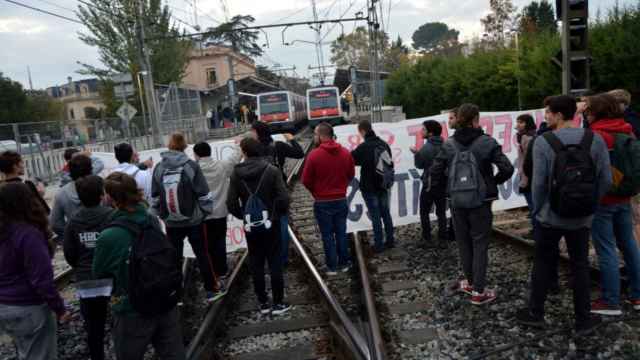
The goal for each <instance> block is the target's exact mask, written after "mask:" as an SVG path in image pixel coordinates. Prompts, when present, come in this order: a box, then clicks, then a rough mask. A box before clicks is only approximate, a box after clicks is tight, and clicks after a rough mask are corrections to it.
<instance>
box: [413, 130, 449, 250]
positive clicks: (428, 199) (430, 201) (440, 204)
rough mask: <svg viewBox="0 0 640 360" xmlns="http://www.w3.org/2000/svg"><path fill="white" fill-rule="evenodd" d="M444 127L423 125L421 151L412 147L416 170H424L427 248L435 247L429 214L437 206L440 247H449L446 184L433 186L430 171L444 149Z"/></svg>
mask: <svg viewBox="0 0 640 360" xmlns="http://www.w3.org/2000/svg"><path fill="white" fill-rule="evenodd" d="M441 134H442V126H441V125H440V123H439V122H437V121H435V120H427V121H425V122H423V123H422V135H423V137H424V138H425V139H426V141H425V143H424V145H422V147H421V148H420V150H418V149H416V148H415V147H411V148H410V150H411V152H412V153H413V154H414V155H413V156H414V163H415V166H416V168H418V169H422V170H423V171H422V190H421V191H420V223H421V224H422V243H423V244H424V246H425V247H426V248H433V247H435V243H434V242H433V240H432V237H431V219H430V218H429V214H430V213H431V209H432V208H433V206H434V205H435V208H436V216H437V218H438V242H439V244H440V247H442V248H445V247H446V246H447V240H448V239H447V237H448V236H449V233H448V230H447V197H446V193H447V190H446V184H444V183H443V184H442V185H441V186H440V188H434V187H433V186H431V181H430V178H431V176H430V171H431V165H432V164H433V160H434V159H435V157H436V155H438V153H439V152H440V149H441V148H442V142H443V140H442V136H440V135H441Z"/></svg>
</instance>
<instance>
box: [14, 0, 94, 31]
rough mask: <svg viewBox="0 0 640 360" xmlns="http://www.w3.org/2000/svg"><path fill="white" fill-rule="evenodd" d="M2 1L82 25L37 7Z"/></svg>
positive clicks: (79, 22) (74, 20)
mask: <svg viewBox="0 0 640 360" xmlns="http://www.w3.org/2000/svg"><path fill="white" fill-rule="evenodd" d="M4 1H6V2H8V3H11V4H14V5H17V6H21V7H23V8H27V9H30V10H33V11H37V12H40V13H43V14H47V15H49V16H54V17H57V18H60V19H63V20H67V21H70V22H73V23H76V24H80V25H84V24H83V23H82V21H80V20H77V19H72V18H70V17H67V16H64V15H60V14H56V13H54V12H51V11H48V10H44V9H41V8H38V7H35V6H31V5H27V4H23V3H21V2H18V1H14V0H4Z"/></svg>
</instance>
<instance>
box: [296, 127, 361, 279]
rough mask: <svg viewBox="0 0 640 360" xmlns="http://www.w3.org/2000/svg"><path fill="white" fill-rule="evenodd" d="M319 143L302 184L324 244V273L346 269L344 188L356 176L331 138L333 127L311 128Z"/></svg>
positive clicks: (348, 159)
mask: <svg viewBox="0 0 640 360" xmlns="http://www.w3.org/2000/svg"><path fill="white" fill-rule="evenodd" d="M314 143H315V144H316V145H317V146H318V147H317V148H316V149H314V150H313V151H311V153H309V155H308V156H307V160H306V162H305V166H304V170H303V171H302V184H304V186H305V187H306V188H307V189H308V190H309V191H310V192H311V194H312V195H313V198H314V200H315V203H314V205H313V210H314V213H315V216H316V221H317V222H318V227H319V228H320V233H321V236H322V241H323V244H324V254H325V259H326V260H325V261H326V265H327V275H330V276H331V275H336V274H337V271H338V270H340V271H343V272H345V271H348V270H349V267H350V256H349V247H348V244H347V215H348V213H349V207H348V204H347V187H348V186H349V183H350V182H351V180H353V178H354V177H355V164H354V162H353V157H351V154H350V153H349V150H347V149H345V148H344V147H342V145H340V144H338V143H337V142H336V141H335V140H334V133H333V128H332V127H331V125H329V124H327V123H320V124H318V126H316V128H315V129H314Z"/></svg>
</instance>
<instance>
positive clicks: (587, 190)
mask: <svg viewBox="0 0 640 360" xmlns="http://www.w3.org/2000/svg"><path fill="white" fill-rule="evenodd" d="M543 137H544V138H545V140H547V142H548V143H549V145H550V146H551V148H552V149H553V151H554V152H555V154H556V158H555V161H554V163H553V170H552V173H551V188H550V192H549V202H550V205H551V209H552V210H553V211H554V212H555V213H556V214H558V215H560V216H562V217H566V218H579V217H585V216H589V215H592V214H593V213H594V212H595V208H596V205H597V204H598V200H597V199H596V169H595V165H594V163H593V158H592V157H591V144H592V143H593V132H591V131H590V130H587V129H585V130H584V136H583V137H582V141H580V144H575V145H565V144H563V143H562V142H561V141H560V139H558V137H557V136H556V135H555V134H554V133H553V132H547V133H545V134H544V135H543Z"/></svg>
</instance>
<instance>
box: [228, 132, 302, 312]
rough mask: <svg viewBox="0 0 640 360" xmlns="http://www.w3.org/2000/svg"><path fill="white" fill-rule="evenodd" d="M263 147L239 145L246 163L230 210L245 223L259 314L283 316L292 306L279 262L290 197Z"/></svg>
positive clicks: (233, 186) (236, 178) (252, 142)
mask: <svg viewBox="0 0 640 360" xmlns="http://www.w3.org/2000/svg"><path fill="white" fill-rule="evenodd" d="M261 147H262V146H261V144H260V142H259V141H258V140H256V139H253V138H245V139H243V140H242V141H241V142H240V148H241V149H242V154H243V156H244V162H242V163H240V164H238V165H236V166H235V169H234V171H233V174H232V175H231V182H230V186H229V194H228V196H227V208H228V209H229V212H231V214H233V216H235V217H236V218H238V219H242V220H243V222H244V230H245V235H246V238H247V247H248V249H249V264H250V267H251V275H252V277H253V286H254V290H255V293H256V296H257V297H258V302H259V303H260V313H261V314H268V313H272V314H274V315H282V314H284V313H285V312H287V311H289V309H290V308H291V306H290V305H289V304H287V303H285V302H284V276H283V274H282V261H281V258H280V255H281V252H280V224H279V221H280V219H281V216H282V214H285V213H286V212H287V210H288V208H289V194H288V193H287V188H286V185H285V183H284V180H283V179H282V174H281V173H280V171H279V170H278V168H276V167H275V166H273V165H271V164H270V163H269V162H267V161H265V160H264V156H263V153H262V149H261ZM265 262H267V263H268V264H269V271H270V277H271V291H272V294H273V305H272V306H270V305H269V298H268V296H267V292H266V289H265V281H264V264H265Z"/></svg>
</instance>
